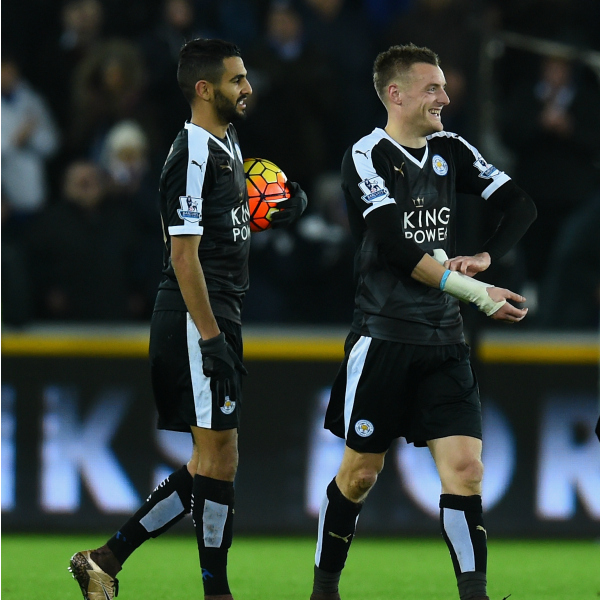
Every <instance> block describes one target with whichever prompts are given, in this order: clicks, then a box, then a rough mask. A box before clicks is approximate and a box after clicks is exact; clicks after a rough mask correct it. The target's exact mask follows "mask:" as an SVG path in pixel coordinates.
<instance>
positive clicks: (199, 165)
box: [192, 160, 206, 171]
mask: <svg viewBox="0 0 600 600" xmlns="http://www.w3.org/2000/svg"><path fill="white" fill-rule="evenodd" d="M192 164H193V165H196V166H197V167H198V168H199V169H200V170H201V171H202V167H203V166H204V165H205V164H206V161H204V162H203V163H202V164H198V163H197V162H196V161H195V160H193V161H192Z"/></svg>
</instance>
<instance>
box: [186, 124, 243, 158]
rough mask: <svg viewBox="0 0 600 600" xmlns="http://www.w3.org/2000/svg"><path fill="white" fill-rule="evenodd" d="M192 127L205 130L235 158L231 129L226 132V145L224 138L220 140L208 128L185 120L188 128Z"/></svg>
mask: <svg viewBox="0 0 600 600" xmlns="http://www.w3.org/2000/svg"><path fill="white" fill-rule="evenodd" d="M192 127H198V128H199V129H202V131H204V132H205V133H206V135H208V137H209V138H211V139H212V140H213V141H214V142H215V143H216V144H218V145H219V146H220V147H221V148H223V150H225V152H227V154H229V156H231V158H232V159H234V160H235V155H234V152H233V142H232V141H231V137H230V136H229V129H228V130H227V131H226V132H225V136H226V141H227V145H225V144H224V143H223V140H220V139H219V138H218V137H216V136H214V135H213V134H212V133H210V131H207V130H206V129H204V127H200V125H196V124H195V123H190V122H189V121H186V122H185V128H186V129H191V128H192Z"/></svg>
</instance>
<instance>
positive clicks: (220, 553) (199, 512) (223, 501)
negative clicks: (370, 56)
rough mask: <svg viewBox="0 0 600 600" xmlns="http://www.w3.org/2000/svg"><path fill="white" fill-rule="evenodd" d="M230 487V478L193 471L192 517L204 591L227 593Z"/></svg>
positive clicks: (231, 509)
mask: <svg viewBox="0 0 600 600" xmlns="http://www.w3.org/2000/svg"><path fill="white" fill-rule="evenodd" d="M233 504H234V490H233V483H232V482H231V481H221V480H219V479H212V478H211V477H204V476H202V475H196V476H195V477H194V493H193V503H192V517H193V519H194V527H195V528H196V540H197V541H198V553H199V555H200V567H201V568H202V582H203V584H204V594H205V595H207V596H209V595H221V594H229V593H230V590H229V583H228V581H227V552H228V550H229V548H230V547H231V542H232V540H233Z"/></svg>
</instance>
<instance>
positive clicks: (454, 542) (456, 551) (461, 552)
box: [440, 494, 487, 600]
mask: <svg viewBox="0 0 600 600" xmlns="http://www.w3.org/2000/svg"><path fill="white" fill-rule="evenodd" d="M440 521H441V525H442V535H443V537H444V540H445V541H446V544H447V545H448V549H449V550H450V556H451V558H452V564H453V565H454V572H455V574H456V580H457V583H458V591H459V594H460V598H461V600H470V599H471V598H477V597H483V596H486V595H487V592H486V584H487V582H486V572H487V532H486V530H485V528H484V526H483V510H482V507H481V496H456V495H453V494H442V495H441V496H440Z"/></svg>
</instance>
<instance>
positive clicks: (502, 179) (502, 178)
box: [481, 173, 510, 200]
mask: <svg viewBox="0 0 600 600" xmlns="http://www.w3.org/2000/svg"><path fill="white" fill-rule="evenodd" d="M507 181H510V177H509V176H508V175H507V174H506V173H500V174H499V175H497V176H496V177H494V181H492V183H490V185H488V186H487V187H486V188H485V190H483V192H481V197H482V198H483V199H484V200H487V199H488V198H489V197H490V196H491V195H492V194H493V193H494V192H495V191H496V190H497V189H498V188H499V187H500V186H503V185H504V184H505V183H506V182H507Z"/></svg>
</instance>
